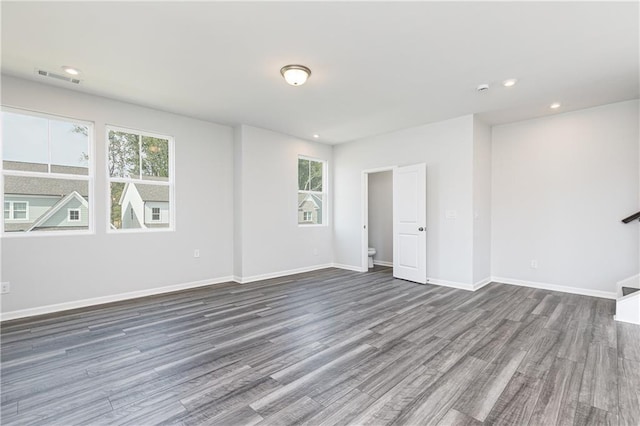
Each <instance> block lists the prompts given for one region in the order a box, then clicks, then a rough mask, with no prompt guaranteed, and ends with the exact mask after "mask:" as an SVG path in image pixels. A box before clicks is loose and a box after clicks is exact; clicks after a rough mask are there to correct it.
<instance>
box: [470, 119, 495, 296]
mask: <svg viewBox="0 0 640 426" xmlns="http://www.w3.org/2000/svg"><path fill="white" fill-rule="evenodd" d="M490 277H491V127H489V126H488V125H487V124H486V123H484V122H482V121H481V120H480V119H478V118H477V117H475V116H474V117H473V282H474V284H480V283H482V282H486V281H487V280H488V279H489V278H490Z"/></svg>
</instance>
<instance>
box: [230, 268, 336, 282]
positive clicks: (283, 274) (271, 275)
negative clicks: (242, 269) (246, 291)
mask: <svg viewBox="0 0 640 426" xmlns="http://www.w3.org/2000/svg"><path fill="white" fill-rule="evenodd" d="M332 266H333V263H325V264H323V265H313V266H305V267H304V268H296V269H289V270H287V271H278V272H270V273H268V274H260V275H252V276H250V277H238V276H234V277H233V280H234V281H235V282H237V283H240V284H247V283H252V282H255V281H262V280H270V279H272V278H280V277H286V276H287V275H295V274H302V273H303V272H312V271H317V270H319V269H326V268H331V267H332Z"/></svg>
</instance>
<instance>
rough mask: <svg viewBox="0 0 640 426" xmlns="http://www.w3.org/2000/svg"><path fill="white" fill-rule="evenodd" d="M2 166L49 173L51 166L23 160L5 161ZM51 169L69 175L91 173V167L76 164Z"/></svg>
mask: <svg viewBox="0 0 640 426" xmlns="http://www.w3.org/2000/svg"><path fill="white" fill-rule="evenodd" d="M2 167H3V168H4V169H5V170H21V171H24V172H40V173H47V172H48V171H49V170H48V168H49V166H48V165H47V164H42V163H25V162H22V161H6V160H5V161H3V162H2ZM51 171H52V172H53V173H65V174H69V175H84V176H87V175H88V174H89V169H88V168H87V167H76V166H58V165H56V164H52V165H51Z"/></svg>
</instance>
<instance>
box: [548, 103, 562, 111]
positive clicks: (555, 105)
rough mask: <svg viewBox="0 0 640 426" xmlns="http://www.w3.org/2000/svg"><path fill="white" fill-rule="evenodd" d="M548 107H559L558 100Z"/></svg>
mask: <svg viewBox="0 0 640 426" xmlns="http://www.w3.org/2000/svg"><path fill="white" fill-rule="evenodd" d="M549 108H551V109H558V108H560V102H554V103H552V104H551V105H549Z"/></svg>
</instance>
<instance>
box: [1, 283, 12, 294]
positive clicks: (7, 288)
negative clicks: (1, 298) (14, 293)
mask: <svg viewBox="0 0 640 426" xmlns="http://www.w3.org/2000/svg"><path fill="white" fill-rule="evenodd" d="M0 293H2V294H7V293H11V284H10V283H9V281H7V282H6V283H2V291H1V292H0Z"/></svg>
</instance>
